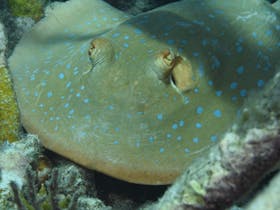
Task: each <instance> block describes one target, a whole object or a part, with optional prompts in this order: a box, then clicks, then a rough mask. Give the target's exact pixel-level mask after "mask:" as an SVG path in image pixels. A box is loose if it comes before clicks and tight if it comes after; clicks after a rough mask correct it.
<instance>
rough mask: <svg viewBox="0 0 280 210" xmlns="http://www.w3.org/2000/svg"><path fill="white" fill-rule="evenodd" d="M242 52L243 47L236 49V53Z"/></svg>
mask: <svg viewBox="0 0 280 210" xmlns="http://www.w3.org/2000/svg"><path fill="white" fill-rule="evenodd" d="M242 51H243V47H242V46H241V45H239V46H237V47H236V52H238V53H241V52H242Z"/></svg>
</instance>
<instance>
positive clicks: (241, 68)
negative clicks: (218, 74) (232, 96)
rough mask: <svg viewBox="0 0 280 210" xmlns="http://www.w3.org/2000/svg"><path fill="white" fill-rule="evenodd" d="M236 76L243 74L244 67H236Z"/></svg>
mask: <svg viewBox="0 0 280 210" xmlns="http://www.w3.org/2000/svg"><path fill="white" fill-rule="evenodd" d="M236 72H237V74H243V72H244V66H238V67H237V69H236Z"/></svg>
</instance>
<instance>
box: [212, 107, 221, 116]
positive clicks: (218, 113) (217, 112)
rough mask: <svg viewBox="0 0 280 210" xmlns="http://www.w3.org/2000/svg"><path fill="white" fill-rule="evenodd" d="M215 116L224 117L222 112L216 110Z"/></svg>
mask: <svg viewBox="0 0 280 210" xmlns="http://www.w3.org/2000/svg"><path fill="white" fill-rule="evenodd" d="M213 114H214V116H215V117H221V116H222V112H221V110H219V109H216V110H214V112H213Z"/></svg>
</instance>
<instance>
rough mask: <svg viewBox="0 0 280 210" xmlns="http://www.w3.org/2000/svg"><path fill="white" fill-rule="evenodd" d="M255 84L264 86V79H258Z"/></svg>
mask: <svg viewBox="0 0 280 210" xmlns="http://www.w3.org/2000/svg"><path fill="white" fill-rule="evenodd" d="M257 86H258V87H263V86H264V81H263V80H262V79H260V80H258V82H257Z"/></svg>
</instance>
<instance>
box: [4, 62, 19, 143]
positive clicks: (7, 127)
mask: <svg viewBox="0 0 280 210" xmlns="http://www.w3.org/2000/svg"><path fill="white" fill-rule="evenodd" d="M0 81H1V82H0V141H9V142H13V141H17V140H18V137H19V131H20V121H19V110H18V106H17V102H16V98H15V93H14V90H13V87H12V82H11V79H10V76H9V73H8V69H7V68H6V67H1V68H0Z"/></svg>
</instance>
